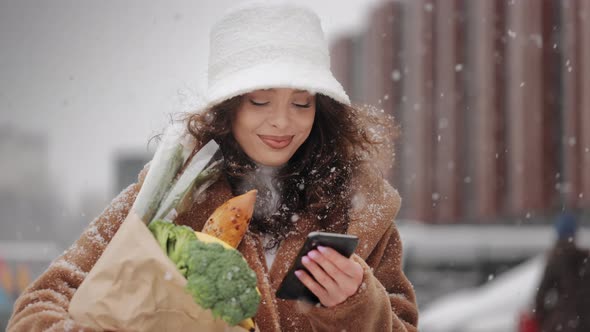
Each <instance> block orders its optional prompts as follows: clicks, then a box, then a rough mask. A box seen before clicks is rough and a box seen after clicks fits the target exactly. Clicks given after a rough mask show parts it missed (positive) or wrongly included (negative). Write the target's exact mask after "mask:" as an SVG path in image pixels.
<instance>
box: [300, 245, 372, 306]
mask: <svg viewBox="0 0 590 332" xmlns="http://www.w3.org/2000/svg"><path fill="white" fill-rule="evenodd" d="M302 262H303V265H304V266H305V268H307V270H308V271H309V272H310V273H311V274H312V275H313V278H312V277H311V276H310V275H309V274H308V273H307V272H306V271H305V270H297V271H295V275H296V276H297V278H299V280H301V282H302V283H303V284H304V285H305V286H306V287H307V288H308V289H309V290H310V291H311V292H312V293H314V294H315V295H316V296H317V297H318V299H319V300H320V303H321V304H322V305H323V306H325V307H332V306H335V305H337V304H340V303H342V302H344V301H346V299H348V298H349V297H351V296H352V295H354V294H355V293H356V292H357V290H358V289H359V287H360V285H361V282H362V281H363V268H362V266H361V265H360V264H359V263H357V262H355V261H354V260H353V259H352V258H346V257H345V256H342V255H341V254H340V253H338V252H337V251H336V250H333V249H332V248H329V247H324V246H318V247H317V250H312V251H310V252H309V253H307V255H305V256H303V258H302ZM314 279H315V280H314Z"/></svg>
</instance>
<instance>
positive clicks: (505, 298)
mask: <svg viewBox="0 0 590 332" xmlns="http://www.w3.org/2000/svg"><path fill="white" fill-rule="evenodd" d="M543 267H544V257H543V255H539V256H537V257H534V258H532V259H530V260H528V261H526V262H524V263H523V264H521V265H519V266H517V267H515V268H514V269H512V270H510V271H508V272H505V273H504V274H502V275H501V276H499V277H498V278H496V279H494V280H492V281H490V282H488V283H487V284H485V285H483V286H481V287H478V288H474V289H467V290H463V291H460V292H457V293H454V294H451V295H448V296H445V297H442V298H440V299H438V300H436V301H434V302H432V303H431V304H430V305H428V306H427V307H426V308H423V309H422V310H421V313H420V331H422V332H484V331H485V332H513V331H516V327H517V323H518V316H519V314H520V313H521V312H522V311H523V310H526V309H527V308H529V307H530V305H531V303H532V302H531V301H532V299H533V297H534V294H535V292H536V288H537V285H538V283H539V280H540V277H541V274H542V271H543Z"/></svg>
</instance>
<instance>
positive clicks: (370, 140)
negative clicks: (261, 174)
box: [186, 94, 396, 249]
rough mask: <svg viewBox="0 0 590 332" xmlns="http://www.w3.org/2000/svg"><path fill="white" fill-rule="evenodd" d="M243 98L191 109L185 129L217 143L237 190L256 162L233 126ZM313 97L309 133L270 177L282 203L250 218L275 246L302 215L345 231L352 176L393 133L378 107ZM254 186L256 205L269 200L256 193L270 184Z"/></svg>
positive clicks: (252, 226)
mask: <svg viewBox="0 0 590 332" xmlns="http://www.w3.org/2000/svg"><path fill="white" fill-rule="evenodd" d="M241 102H242V96H237V97H234V98H231V99H228V100H226V101H224V102H222V103H220V104H218V105H216V106H214V107H212V108H210V109H207V110H205V111H203V112H200V113H193V114H189V115H188V119H186V120H187V127H188V131H189V132H190V133H191V135H193V136H194V137H195V138H196V140H197V142H200V143H201V144H204V143H206V142H208V141H210V140H212V139H213V140H215V141H216V142H217V143H218V144H219V145H220V148H221V151H222V152H223V156H224V171H225V175H226V177H227V179H228V182H229V183H230V185H231V187H232V191H233V193H234V194H235V195H239V194H242V193H244V192H245V191H247V190H250V189H253V188H248V187H243V186H242V185H241V184H243V182H244V180H245V179H246V178H247V177H248V176H251V175H252V174H253V172H254V171H255V170H256V167H257V166H256V164H255V163H254V162H253V161H252V160H251V159H250V158H249V157H248V156H247V155H246V154H245V153H244V152H243V150H242V149H241V148H240V146H239V145H238V143H237V141H236V140H235V138H234V137H233V134H232V131H231V128H232V120H233V115H234V113H235V110H236V109H237V108H238V107H239V106H240V103H241ZM315 102H316V114H315V119H314V123H313V127H312V130H311V133H310V135H309V137H308V138H307V140H306V141H305V142H304V143H303V144H302V145H301V147H299V149H298V150H297V151H296V153H295V154H294V155H293V157H292V158H291V159H290V160H289V161H288V163H287V164H286V165H285V166H284V167H282V168H281V169H280V171H279V172H278V174H277V175H276V178H275V179H273V181H274V184H275V185H278V186H279V187H280V188H281V197H280V206H279V207H278V209H277V210H276V211H275V212H274V213H272V214H270V215H266V216H264V217H256V216H254V217H253V219H252V221H251V224H250V230H252V231H254V232H257V233H259V234H270V235H272V240H271V241H270V242H269V243H268V244H267V249H270V248H274V247H276V246H278V244H279V243H280V242H281V241H282V240H283V239H284V238H285V237H286V236H287V234H288V233H289V232H290V231H292V230H293V229H294V226H295V224H296V221H297V220H298V219H299V216H301V215H311V216H314V220H315V221H316V222H317V223H318V226H319V229H321V230H325V231H332V232H339V233H342V232H345V231H346V229H347V227H348V220H346V219H344V220H343V219H342V216H347V213H344V212H346V210H347V209H348V208H349V205H350V201H351V199H350V195H351V189H350V188H349V185H348V184H349V183H350V181H351V178H352V177H353V175H354V174H355V172H356V171H359V170H360V168H361V165H363V164H365V165H366V164H373V165H374V160H373V161H372V162H371V163H366V161H367V160H369V159H370V158H372V157H373V156H375V155H376V154H377V153H379V151H378V147H379V146H381V145H383V144H386V143H388V142H389V143H391V140H390V138H392V137H394V136H395V132H396V131H395V128H394V127H393V125H392V121H391V118H386V117H384V116H381V115H380V114H379V112H375V111H374V110H373V112H370V111H367V109H363V108H359V107H352V106H347V105H344V104H341V103H339V102H337V101H335V100H333V99H332V98H330V97H327V96H325V95H321V94H318V95H316V101H315ZM381 113H383V111H381ZM388 150H390V151H391V155H390V158H391V159H389V162H390V163H393V154H392V153H393V149H392V148H391V146H389V149H388ZM381 152H382V151H381ZM256 189H258V190H259V193H258V197H259V198H258V200H257V202H256V205H257V206H256V207H255V210H256V209H259V208H262V206H261V205H262V204H267V203H268V202H265V200H264V199H260V198H261V197H265V196H266V194H267V193H265V190H268V188H256ZM335 212H336V213H335ZM338 212H341V213H338ZM333 219H338V220H333Z"/></svg>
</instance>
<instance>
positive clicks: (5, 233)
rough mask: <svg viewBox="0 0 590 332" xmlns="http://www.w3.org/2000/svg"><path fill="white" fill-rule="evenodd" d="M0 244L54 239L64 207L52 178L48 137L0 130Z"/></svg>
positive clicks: (12, 129) (9, 129)
mask: <svg viewBox="0 0 590 332" xmlns="http://www.w3.org/2000/svg"><path fill="white" fill-rule="evenodd" d="M0 155H1V156H2V157H1V158H0V169H1V170H2V172H0V241H1V240H46V239H53V238H54V236H55V227H54V226H55V222H56V218H57V214H58V212H57V211H59V209H60V206H61V199H60V198H59V195H58V193H57V190H54V189H52V186H51V180H50V176H49V164H48V148H47V138H46V137H45V136H44V135H42V134H32V133H27V132H22V131H20V130H18V129H16V128H13V127H10V126H3V127H2V128H0Z"/></svg>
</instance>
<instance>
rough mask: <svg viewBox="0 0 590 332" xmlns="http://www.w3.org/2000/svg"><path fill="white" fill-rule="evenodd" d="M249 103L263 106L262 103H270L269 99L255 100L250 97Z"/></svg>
mask: <svg viewBox="0 0 590 332" xmlns="http://www.w3.org/2000/svg"><path fill="white" fill-rule="evenodd" d="M250 103H251V104H252V105H254V106H264V105H268V103H270V102H269V101H256V100H254V99H250Z"/></svg>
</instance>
